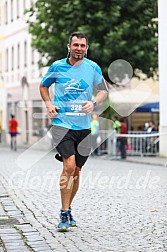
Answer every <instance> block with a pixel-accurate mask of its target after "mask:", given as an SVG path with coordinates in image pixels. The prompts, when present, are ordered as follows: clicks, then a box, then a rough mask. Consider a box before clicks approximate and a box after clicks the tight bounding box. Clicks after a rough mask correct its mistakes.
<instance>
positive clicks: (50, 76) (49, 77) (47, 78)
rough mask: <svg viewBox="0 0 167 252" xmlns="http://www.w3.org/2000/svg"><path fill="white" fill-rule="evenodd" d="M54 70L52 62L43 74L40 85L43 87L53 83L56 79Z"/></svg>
mask: <svg viewBox="0 0 167 252" xmlns="http://www.w3.org/2000/svg"><path fill="white" fill-rule="evenodd" d="M55 77H56V72H55V69H54V66H53V64H52V65H51V66H50V67H49V69H48V71H47V73H46V74H45V75H44V77H43V78H42V81H41V83H42V86H44V87H50V86H51V85H52V84H53V83H55V80H56V78H55Z"/></svg>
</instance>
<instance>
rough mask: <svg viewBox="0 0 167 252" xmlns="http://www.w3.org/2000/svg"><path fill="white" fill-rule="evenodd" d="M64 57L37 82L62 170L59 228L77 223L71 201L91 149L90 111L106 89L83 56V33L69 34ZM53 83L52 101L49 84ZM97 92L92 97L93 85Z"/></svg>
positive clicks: (98, 72)
mask: <svg viewBox="0 0 167 252" xmlns="http://www.w3.org/2000/svg"><path fill="white" fill-rule="evenodd" d="M67 48H68V55H67V58H63V59H60V60H57V61H55V62H53V63H52V65H51V66H50V68H49V69H48V72H47V73H46V75H45V76H44V77H43V79H42V82H41V85H40V93H41V97H42V99H43V100H44V102H45V105H46V109H47V113H48V116H49V118H52V125H53V126H52V136H53V143H54V146H55V147H56V149H57V151H58V153H59V155H60V160H61V159H62V161H63V170H62V173H61V176H60V192H61V202H62V206H61V212H60V223H59V224H58V230H59V231H68V230H69V228H70V227H71V226H76V221H75V220H74V219H73V216H72V214H71V204H72V201H73V199H74V197H75V195H76V193H77V191H78V187H79V176H80V171H81V168H82V166H83V165H84V164H85V162H86V160H87V158H88V156H89V153H90V150H91V134H90V133H91V123H90V122H91V113H92V112H93V109H94V107H95V106H96V104H100V103H102V102H103V101H104V100H105V99H106V97H107V92H108V88H107V86H106V83H105V80H104V78H103V76H102V71H101V69H100V67H99V66H98V65H97V64H96V63H95V62H93V61H91V60H89V59H87V58H85V56H86V54H87V50H88V40H87V38H86V36H85V35H84V34H83V33H80V32H74V33H72V34H71V35H70V38H69V43H68V45H67ZM52 84H54V88H55V94H54V103H53V104H52V101H51V98H50V91H49V87H50V86H51V85H52ZM94 87H95V88H96V90H97V91H98V92H97V95H96V96H95V98H94V99H93V100H92V95H93V88H94Z"/></svg>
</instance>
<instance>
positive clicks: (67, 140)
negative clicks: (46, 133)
mask: <svg viewBox="0 0 167 252" xmlns="http://www.w3.org/2000/svg"><path fill="white" fill-rule="evenodd" d="M52 137H53V144H54V146H55V147H56V149H57V151H58V152H59V154H60V155H61V156H62V157H64V158H68V157H70V156H72V155H75V162H76V166H78V167H79V168H81V167H82V166H83V165H84V164H85V162H86V160H87V158H88V156H89V154H90V151H91V130H90V129H84V130H71V129H67V128H63V127H60V126H55V125H54V126H52Z"/></svg>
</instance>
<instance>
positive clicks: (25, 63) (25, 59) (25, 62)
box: [24, 41, 27, 67]
mask: <svg viewBox="0 0 167 252" xmlns="http://www.w3.org/2000/svg"><path fill="white" fill-rule="evenodd" d="M24 66H25V67H26V66H27V42H26V41H25V42H24Z"/></svg>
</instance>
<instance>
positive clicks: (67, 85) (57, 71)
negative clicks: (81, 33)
mask: <svg viewBox="0 0 167 252" xmlns="http://www.w3.org/2000/svg"><path fill="white" fill-rule="evenodd" d="M102 80H103V76H102V71H101V69H100V67H99V66H98V65H97V64H96V63H95V62H93V61H91V60H89V59H87V58H84V59H83V60H82V63H81V64H80V65H77V66H75V65H74V66H72V65H70V64H68V63H67V58H64V59H61V60H57V61H55V62H54V63H53V64H52V65H51V66H50V68H49V69H48V72H47V73H46V75H45V76H44V77H43V79H42V86H45V87H50V86H51V85H52V84H55V87H54V92H55V93H54V105H55V106H58V107H59V108H60V110H58V115H57V116H56V117H55V118H53V120H52V125H58V126H61V127H65V128H68V129H74V130H82V129H90V128H91V125H90V116H91V115H90V114H85V113H83V111H82V106H83V105H84V101H91V100H92V94H93V87H97V89H98V85H99V84H101V83H102Z"/></svg>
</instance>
